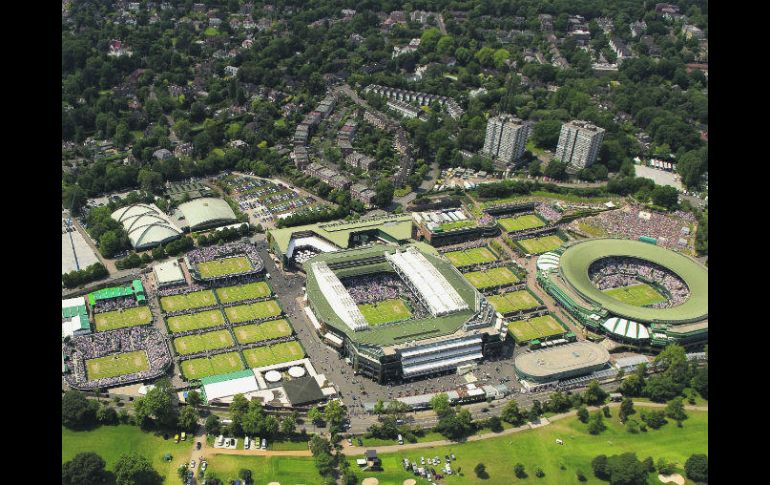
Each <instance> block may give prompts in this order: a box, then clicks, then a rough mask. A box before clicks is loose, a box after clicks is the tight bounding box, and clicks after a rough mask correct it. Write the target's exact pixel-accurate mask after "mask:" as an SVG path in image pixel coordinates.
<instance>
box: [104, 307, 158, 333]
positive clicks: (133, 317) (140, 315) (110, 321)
mask: <svg viewBox="0 0 770 485" xmlns="http://www.w3.org/2000/svg"><path fill="white" fill-rule="evenodd" d="M94 322H95V323H96V331H97V332H104V331H105V330H115V329H116V328H125V327H133V326H135V325H147V324H148V323H150V322H152V312H151V311H150V307H147V306H137V307H134V308H128V309H126V310H115V311H112V312H104V313H97V314H96V315H95V316H94Z"/></svg>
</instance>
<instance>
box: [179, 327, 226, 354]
mask: <svg viewBox="0 0 770 485" xmlns="http://www.w3.org/2000/svg"><path fill="white" fill-rule="evenodd" d="M233 345H235V343H234V342H233V337H232V335H230V332H228V331H227V330H217V331H215V332H206V333H199V334H196V335H187V336H184V337H179V338H175V339H174V349H176V353H177V354H180V355H187V354H194V353H197V352H203V351H204V350H216V349H224V348H226V347H232V346H233Z"/></svg>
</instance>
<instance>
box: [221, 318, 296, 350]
mask: <svg viewBox="0 0 770 485" xmlns="http://www.w3.org/2000/svg"><path fill="white" fill-rule="evenodd" d="M233 332H235V338H237V339H238V342H240V343H242V344H250V343H253V342H261V341H263V340H270V339H274V338H278V337H288V336H289V335H291V326H290V325H289V322H287V321H286V320H284V319H283V318H282V319H280V320H270V321H268V322H263V323H254V324H252V325H244V326H242V327H235V328H233Z"/></svg>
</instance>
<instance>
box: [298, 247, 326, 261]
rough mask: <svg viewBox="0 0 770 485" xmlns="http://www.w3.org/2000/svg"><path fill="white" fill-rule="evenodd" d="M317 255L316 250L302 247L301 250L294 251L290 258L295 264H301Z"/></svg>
mask: <svg viewBox="0 0 770 485" xmlns="http://www.w3.org/2000/svg"><path fill="white" fill-rule="evenodd" d="M318 254H320V252H319V251H318V250H316V249H313V248H310V247H309V246H303V247H302V248H301V249H299V248H298V249H295V250H294V254H292V256H291V257H292V259H293V260H294V262H295V263H297V264H303V263H305V262H306V261H307V260H308V259H310V258H312V257H313V256H317V255H318Z"/></svg>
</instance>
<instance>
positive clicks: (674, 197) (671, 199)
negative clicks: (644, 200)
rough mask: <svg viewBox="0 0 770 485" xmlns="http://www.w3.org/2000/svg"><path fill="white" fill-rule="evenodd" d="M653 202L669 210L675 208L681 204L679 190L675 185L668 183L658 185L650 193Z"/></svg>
mask: <svg viewBox="0 0 770 485" xmlns="http://www.w3.org/2000/svg"><path fill="white" fill-rule="evenodd" d="M650 197H651V198H652V203H653V204H655V205H659V206H661V207H665V208H666V209H669V210H674V209H676V208H677V206H678V205H679V191H678V190H676V189H675V188H674V187H670V186H668V185H658V186H656V187H655V188H654V189H653V190H652V194H650Z"/></svg>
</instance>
